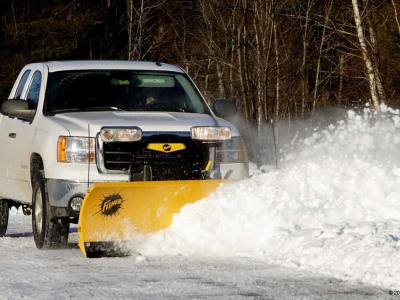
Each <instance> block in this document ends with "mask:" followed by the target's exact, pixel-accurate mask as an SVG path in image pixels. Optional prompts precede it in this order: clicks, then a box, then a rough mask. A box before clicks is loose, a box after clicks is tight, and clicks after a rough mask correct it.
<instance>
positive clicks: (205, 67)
mask: <svg viewBox="0 0 400 300" xmlns="http://www.w3.org/2000/svg"><path fill="white" fill-rule="evenodd" d="M399 13H400V0H229V1H228V0H192V1H178V0H164V1H162V0H74V1H62V0H47V1H44V0H23V1H17V0H1V1H0V15H1V20H0V22H1V23H0V26H1V27H0V63H1V64H0V95H1V97H2V99H5V98H6V97H7V96H8V93H9V91H10V89H11V86H12V83H13V81H14V79H15V77H16V76H17V74H18V72H19V70H20V68H21V67H22V66H23V65H24V64H26V63H29V62H34V61H43V60H62V59H130V60H153V61H162V62H168V63H173V64H178V65H180V66H182V67H183V68H185V69H186V70H187V71H188V72H189V74H190V75H191V76H192V77H193V78H194V80H195V81H196V82H197V83H198V84H199V85H200V87H201V89H202V90H203V91H204V93H205V95H206V96H207V98H208V99H209V100H210V101H213V100H215V99H217V98H229V99H232V100H234V101H237V103H238V105H239V106H240V108H241V111H242V113H243V114H244V115H245V116H246V118H247V119H248V120H252V121H255V122H256V123H262V122H264V121H266V120H268V121H269V120H277V119H283V118H284V119H288V118H290V119H293V118H299V117H302V116H305V115H309V114H312V113H314V112H315V111H316V110H317V109H320V108H323V107H327V106H340V107H354V106H361V105H364V103H365V102H366V101H370V102H371V104H372V105H374V106H378V105H379V104H380V103H386V104H388V105H390V106H393V107H397V106H400V97H399V96H400V85H399V82H400V22H399V19H400V16H399Z"/></svg>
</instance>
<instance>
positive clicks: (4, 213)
mask: <svg viewBox="0 0 400 300" xmlns="http://www.w3.org/2000/svg"><path fill="white" fill-rule="evenodd" d="M9 212H10V208H9V207H8V202H7V200H3V199H0V237H3V236H5V234H6V231H7V226H8V214H9Z"/></svg>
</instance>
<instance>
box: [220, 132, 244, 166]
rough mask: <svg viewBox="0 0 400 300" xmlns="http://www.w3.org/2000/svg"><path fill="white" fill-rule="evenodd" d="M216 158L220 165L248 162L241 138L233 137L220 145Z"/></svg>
mask: <svg viewBox="0 0 400 300" xmlns="http://www.w3.org/2000/svg"><path fill="white" fill-rule="evenodd" d="M216 156H217V157H216V161H217V162H218V163H233V162H235V163H236V162H247V153H246V148H245V146H244V144H243V141H242V139H241V138H240V137H233V138H232V139H231V140H229V141H225V142H222V143H221V144H219V145H218V146H217V151H216Z"/></svg>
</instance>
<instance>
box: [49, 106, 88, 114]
mask: <svg viewBox="0 0 400 300" xmlns="http://www.w3.org/2000/svg"><path fill="white" fill-rule="evenodd" d="M81 111H82V109H80V108H63V109H55V110H53V111H51V114H52V115H55V114H59V113H68V112H81Z"/></svg>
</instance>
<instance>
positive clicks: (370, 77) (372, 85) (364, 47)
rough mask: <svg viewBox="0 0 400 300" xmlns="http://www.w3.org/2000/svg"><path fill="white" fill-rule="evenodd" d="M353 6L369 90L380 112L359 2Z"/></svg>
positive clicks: (355, 0)
mask: <svg viewBox="0 0 400 300" xmlns="http://www.w3.org/2000/svg"><path fill="white" fill-rule="evenodd" d="M351 1H352V4H353V13H354V14H353V15H354V21H355V23H356V28H357V36H358V41H359V43H360V48H361V52H362V56H363V59H364V63H365V67H366V69H367V75H368V83H369V88H370V92H371V101H372V104H373V106H374V107H375V109H377V110H379V104H380V101H379V97H378V93H377V85H376V82H377V81H376V73H375V70H374V67H373V65H372V61H371V59H370V57H369V53H368V48H367V44H366V41H365V36H364V31H363V27H362V22H361V15H360V10H359V7H358V1H357V0H351Z"/></svg>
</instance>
